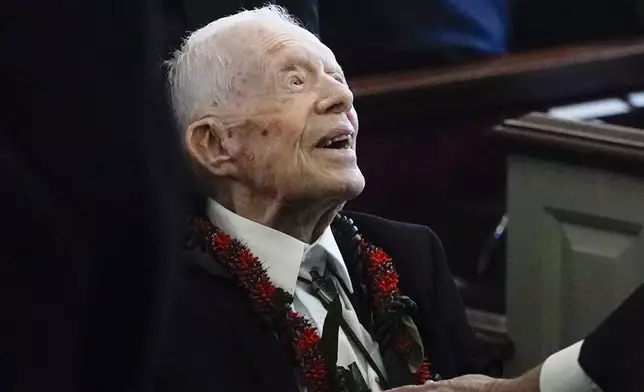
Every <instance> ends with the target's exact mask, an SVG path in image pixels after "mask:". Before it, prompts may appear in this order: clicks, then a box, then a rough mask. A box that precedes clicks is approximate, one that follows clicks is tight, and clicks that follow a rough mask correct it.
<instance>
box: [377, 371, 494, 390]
mask: <svg viewBox="0 0 644 392" xmlns="http://www.w3.org/2000/svg"><path fill="white" fill-rule="evenodd" d="M504 381H506V380H499V379H496V378H491V377H488V376H482V375H478V374H477V375H467V376H461V377H457V378H453V379H451V380H445V381H439V382H431V381H430V382H427V383H426V384H425V385H417V386H406V387H400V388H396V389H392V390H390V391H389V392H497V391H499V392H500V391H504V389H499V387H501V385H502V384H503V382H504Z"/></svg>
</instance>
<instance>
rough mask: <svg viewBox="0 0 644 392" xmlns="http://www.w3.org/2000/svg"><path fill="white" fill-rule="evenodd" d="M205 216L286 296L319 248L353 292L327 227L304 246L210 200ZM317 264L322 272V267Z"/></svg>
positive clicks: (292, 291) (347, 274) (338, 251)
mask: <svg viewBox="0 0 644 392" xmlns="http://www.w3.org/2000/svg"><path fill="white" fill-rule="evenodd" d="M206 215H207V216H208V219H210V221H211V222H212V223H213V224H214V225H217V226H218V227H219V228H220V229H221V230H223V231H224V232H226V233H227V234H228V235H230V236H231V237H233V238H236V239H237V240H239V241H241V242H242V243H243V244H244V245H246V246H247V247H248V249H250V251H251V252H252V253H253V255H254V256H256V257H257V258H258V259H259V260H260V261H261V262H262V264H263V266H264V268H265V269H266V273H267V274H268V277H269V278H270V279H271V281H272V282H273V284H275V286H277V287H281V288H282V289H284V290H285V291H287V292H288V293H290V294H293V293H294V291H295V284H296V283H297V277H298V275H299V274H300V267H301V266H302V261H303V260H304V259H305V258H306V256H307V255H308V254H309V253H310V252H311V251H312V250H314V249H315V248H317V247H318V246H319V247H322V248H323V249H324V250H325V251H326V252H327V254H328V255H329V256H330V257H329V258H328V260H329V262H330V263H331V265H332V266H333V269H334V270H335V272H336V273H337V274H338V277H339V278H340V279H342V281H343V282H344V284H345V285H346V286H347V288H348V289H349V290H350V291H353V287H352V286H351V279H350V277H349V272H348V270H347V267H346V265H345V264H344V259H343V258H342V253H340V249H339V248H338V244H337V243H336V241H335V238H334V237H333V233H332V232H331V228H330V227H327V228H326V229H325V230H324V232H323V233H322V235H321V236H320V238H318V240H317V241H316V242H314V243H313V244H307V243H305V242H302V241H300V240H298V239H296V238H293V237H291V236H289V235H288V234H284V233H282V232H281V231H277V230H275V229H273V228H270V227H268V226H264V225H261V224H259V223H257V222H254V221H251V220H249V219H246V218H244V217H242V216H240V215H237V214H235V213H234V212H232V211H230V210H228V209H227V208H225V207H224V206H222V205H221V204H219V203H217V202H216V201H214V200H212V199H209V200H208V206H207V208H206ZM319 264H321V265H319V267H320V268H322V269H323V268H324V263H319ZM308 267H309V266H305V268H308Z"/></svg>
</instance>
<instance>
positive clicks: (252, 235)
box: [207, 200, 386, 392]
mask: <svg viewBox="0 0 644 392" xmlns="http://www.w3.org/2000/svg"><path fill="white" fill-rule="evenodd" d="M207 215H208V218H209V219H210V221H211V222H212V223H213V224H214V225H216V226H218V227H219V228H220V229H221V230H223V231H225V232H226V233H227V234H228V235H230V236H231V237H233V238H236V239H238V240H240V241H241V242H242V243H244V244H245V245H246V246H247V247H248V248H249V249H250V251H251V252H252V253H253V255H254V256H256V257H257V258H258V259H259V260H260V261H261V262H262V264H263V265H264V268H265V269H266V272H267V274H268V277H269V278H270V279H271V281H272V282H273V284H274V285H275V286H277V287H280V288H282V289H284V290H285V291H287V292H289V293H291V294H292V295H293V297H294V300H293V310H294V311H296V312H298V313H300V314H302V315H303V316H304V317H306V318H307V319H309V320H311V322H312V324H313V326H315V327H316V328H317V329H318V332H319V333H320V335H322V333H323V332H324V331H322V328H323V326H324V319H325V317H326V314H327V312H326V309H325V308H324V306H322V303H321V302H320V301H319V300H318V299H317V298H316V297H315V296H313V295H312V294H310V293H309V292H308V290H307V284H306V283H303V282H300V281H298V280H297V278H298V276H302V277H304V278H307V279H311V275H310V271H311V270H312V269H313V268H316V269H317V270H318V271H320V273H323V272H324V269H325V268H326V267H327V266H331V267H332V268H333V270H334V271H335V272H336V274H337V276H338V277H339V278H340V279H342V282H343V283H344V284H345V285H346V287H347V288H348V289H349V291H351V292H353V286H352V285H351V279H350V277H349V273H348V271H347V267H346V265H345V264H344V260H343V258H342V254H341V253H340V249H338V245H337V243H336V241H335V238H334V237H333V233H332V232H331V228H330V227H327V228H326V230H325V231H324V232H323V233H322V235H321V236H320V238H318V240H317V241H316V242H315V243H313V244H310V245H309V244H306V243H304V242H302V241H300V240H298V239H296V238H293V237H291V236H289V235H287V234H284V233H282V232H280V231H277V230H275V229H272V228H270V227H267V226H263V225H261V224H259V223H257V222H253V221H251V220H249V219H246V218H244V217H241V216H239V215H237V214H235V213H233V212H232V211H230V210H228V209H226V208H225V207H223V206H222V205H221V204H219V203H217V202H215V201H213V200H209V201H208V208H207ZM334 280H335V278H334ZM335 284H336V286H337V287H338V291H339V293H340V299H341V302H342V305H343V316H344V319H345V320H346V321H347V324H348V325H349V326H350V327H351V329H352V330H353V331H354V332H355V334H356V335H357V336H358V338H359V339H360V341H361V343H362V344H363V345H364V347H365V348H366V349H367V350H368V351H369V353H370V354H371V357H372V358H373V359H374V361H375V362H376V364H377V365H378V367H379V369H380V370H381V371H383V372H384V366H383V363H382V358H381V356H380V351H379V349H378V344H377V343H375V342H374V341H373V340H372V338H371V335H370V334H369V333H368V332H367V330H366V329H365V328H364V327H363V326H362V324H360V322H359V320H358V316H357V314H356V312H355V310H354V309H353V306H352V305H351V302H350V301H349V298H348V297H347V296H346V294H345V293H344V291H343V290H342V289H341V287H340V285H339V284H338V282H337V281H336V282H335ZM353 362H356V364H357V365H358V367H359V368H360V371H361V372H362V375H363V377H364V378H365V380H366V382H367V384H368V385H369V387H370V388H371V390H372V391H374V392H379V391H381V389H380V387H379V385H378V382H377V375H376V373H375V371H374V370H373V369H372V368H371V367H370V366H369V364H368V363H367V361H366V359H365V358H364V357H363V356H362V355H361V354H360V352H359V351H358V350H357V349H356V348H355V347H353V345H352V343H351V342H350V340H349V339H348V338H347V336H346V335H345V334H344V332H343V331H342V329H340V331H339V335H338V361H337V364H338V365H339V366H345V367H347V366H348V365H350V364H351V363H353ZM385 376H386V375H385ZM300 389H302V390H304V388H300Z"/></svg>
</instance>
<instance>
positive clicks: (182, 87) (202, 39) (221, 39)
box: [166, 5, 300, 130]
mask: <svg viewBox="0 0 644 392" xmlns="http://www.w3.org/2000/svg"><path fill="white" fill-rule="evenodd" d="M248 22H258V23H270V24H281V25H287V26H290V27H300V23H299V22H298V21H297V20H296V19H295V18H294V17H293V16H291V15H290V14H289V13H288V12H287V11H286V10H285V9H283V8H281V7H279V6H276V5H267V6H264V7H261V8H256V9H253V10H246V11H241V12H239V13H237V14H234V15H230V16H227V17H225V18H221V19H217V20H215V21H214V22H211V23H210V24H208V25H206V26H204V27H202V28H201V29H199V30H197V31H195V32H194V33H192V34H191V35H190V36H188V38H186V39H185V41H184V42H183V45H182V46H181V49H179V50H178V51H176V52H175V54H174V56H173V58H172V60H169V61H168V62H166V64H167V65H168V66H169V72H168V82H169V86H170V93H171V98H172V105H173V107H174V113H175V116H176V119H177V122H178V124H179V127H180V128H181V130H185V129H186V128H187V127H188V126H189V125H190V123H191V122H192V121H194V120H195V119H194V116H195V115H196V113H197V112H198V111H199V110H203V109H204V108H207V107H212V106H225V105H226V104H227V103H228V100H229V97H230V95H231V91H232V89H233V81H234V76H235V73H237V72H239V69H238V68H237V67H239V66H240V61H239V60H240V59H236V58H235V57H236V56H235V53H237V56H239V54H238V52H235V51H234V50H233V48H234V47H235V42H232V43H231V42H230V41H234V39H235V36H234V34H235V29H234V27H237V26H239V25H240V23H248Z"/></svg>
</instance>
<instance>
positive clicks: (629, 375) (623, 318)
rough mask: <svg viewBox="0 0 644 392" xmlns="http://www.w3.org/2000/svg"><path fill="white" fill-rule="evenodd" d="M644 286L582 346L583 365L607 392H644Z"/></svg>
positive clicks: (581, 363)
mask: <svg viewBox="0 0 644 392" xmlns="http://www.w3.org/2000/svg"><path fill="white" fill-rule="evenodd" d="M643 333H644V284H643V285H641V286H640V287H639V288H638V289H637V290H636V291H635V292H634V293H633V294H632V295H631V296H630V297H628V299H626V301H624V302H623V303H622V304H621V305H620V306H619V307H618V308H617V309H616V310H615V311H614V312H613V313H611V314H610V315H609V316H608V317H607V318H606V320H604V321H603V322H602V323H601V324H600V325H599V327H597V329H595V330H594V331H593V332H591V333H590V335H588V336H587V337H586V339H585V341H584V344H583V345H582V346H581V353H580V354H579V364H580V365H581V367H582V368H583V369H584V371H585V372H586V374H588V376H590V378H591V379H592V380H593V381H594V382H595V383H596V384H597V385H599V387H600V388H601V389H602V390H603V391H604V392H635V391H642V390H644V372H643V371H642V370H643V369H644V335H643Z"/></svg>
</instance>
